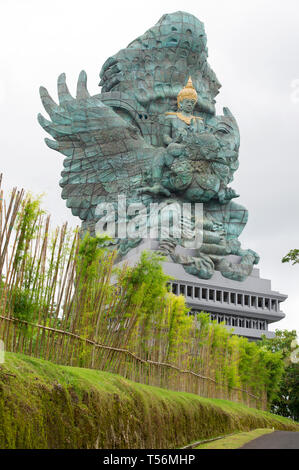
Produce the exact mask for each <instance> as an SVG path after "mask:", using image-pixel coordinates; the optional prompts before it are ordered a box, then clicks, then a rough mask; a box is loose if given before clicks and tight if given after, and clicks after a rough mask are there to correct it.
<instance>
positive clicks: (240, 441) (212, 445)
mask: <svg viewBox="0 0 299 470" xmlns="http://www.w3.org/2000/svg"><path fill="white" fill-rule="evenodd" d="M271 432H273V429H254V430H253V431H249V432H240V433H238V434H235V435H234V436H228V437H224V438H223V439H219V440H217V441H213V442H207V443H206V444H202V445H200V446H198V447H196V449H239V448H240V447H242V446H243V445H244V444H246V443H247V442H249V441H252V440H253V439H256V438H258V437H260V436H263V435H264V434H269V433H271Z"/></svg>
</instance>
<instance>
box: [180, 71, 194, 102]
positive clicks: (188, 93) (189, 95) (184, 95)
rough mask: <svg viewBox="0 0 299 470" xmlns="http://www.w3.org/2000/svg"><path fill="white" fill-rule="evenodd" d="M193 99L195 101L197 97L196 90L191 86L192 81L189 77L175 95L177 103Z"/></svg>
mask: <svg viewBox="0 0 299 470" xmlns="http://www.w3.org/2000/svg"><path fill="white" fill-rule="evenodd" d="M186 99H187V100H193V101H195V102H196V101H197V99H198V97H197V93H196V90H195V88H194V86H193V83H192V80H191V77H189V79H188V82H187V85H186V86H185V87H184V88H182V90H181V91H180V92H179V94H178V96H177V101H178V104H179V103H180V102H181V101H183V100H186Z"/></svg>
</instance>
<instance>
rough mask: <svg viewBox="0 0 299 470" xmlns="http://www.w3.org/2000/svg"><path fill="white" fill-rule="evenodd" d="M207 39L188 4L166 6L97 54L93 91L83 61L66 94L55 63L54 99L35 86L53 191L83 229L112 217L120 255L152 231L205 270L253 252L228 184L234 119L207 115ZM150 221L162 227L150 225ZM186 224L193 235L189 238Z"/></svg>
mask: <svg viewBox="0 0 299 470" xmlns="http://www.w3.org/2000/svg"><path fill="white" fill-rule="evenodd" d="M206 42H207V38H206V34H205V31H204V25H203V23H202V22H200V21H199V20H198V19H197V18H195V17H194V16H193V15H190V14H188V13H185V12H176V13H173V14H166V15H164V16H162V18H161V19H160V20H159V21H158V23H157V24H156V25H155V26H154V27H153V28H151V29H149V30H148V31H147V32H146V33H145V34H144V35H142V36H140V37H139V38H137V39H135V40H134V41H133V42H132V43H131V44H129V45H128V47H127V48H126V49H122V50H120V51H119V52H118V53H117V54H115V55H114V56H112V57H109V58H108V59H107V60H106V62H105V63H104V65H103V66H102V69H101V72H100V78H101V81H100V86H101V87H102V90H101V93H100V94H97V95H94V96H90V94H89V93H88V90H87V85H86V82H87V77H86V73H85V72H84V71H82V72H81V73H80V75H79V79H78V85H77V94H76V98H73V97H72V96H71V94H70V93H69V91H68V88H67V85H66V81H65V75H64V74H62V75H60V76H59V78H58V97H59V104H56V103H55V102H54V101H53V100H52V98H51V97H50V96H49V94H48V92H47V90H46V89H45V88H43V87H41V89H40V94H41V99H42V102H43V105H44V107H45V109H46V111H47V113H48V114H49V116H50V120H46V119H45V118H44V117H43V116H41V115H39V117H38V119H39V123H40V124H41V126H42V127H43V128H44V129H45V130H46V131H47V132H48V133H49V134H50V135H51V136H52V138H53V139H54V140H50V139H46V143H47V145H48V146H49V147H50V148H52V149H54V150H57V151H58V152H61V153H62V154H63V155H65V159H64V169H63V171H62V180H61V181H60V186H61V188H62V198H63V199H66V204H67V207H69V208H70V209H71V211H72V213H73V215H75V216H78V217H79V218H80V219H81V220H82V231H83V232H84V231H87V230H88V231H89V232H90V233H91V234H96V233H98V232H99V231H105V229H106V228H107V224H108V225H109V224H110V226H111V224H112V226H113V227H115V226H117V224H118V229H117V230H116V232H115V234H114V237H113V239H112V240H111V242H109V243H110V244H111V246H112V247H114V248H117V250H118V253H119V256H118V259H121V258H122V257H124V256H126V255H127V254H128V253H129V252H130V250H132V249H134V248H135V247H137V246H138V245H139V244H140V243H141V242H142V241H143V240H144V239H145V238H147V237H148V236H149V235H148V234H149V233H150V234H153V233H154V235H155V236H154V237H152V238H154V240H155V241H156V249H157V250H158V251H159V252H162V253H164V254H165V255H166V256H168V257H169V259H171V260H173V261H174V262H176V263H180V264H182V265H183V266H184V269H185V270H186V271H187V272H188V273H190V274H193V275H195V276H197V277H199V278H204V279H209V278H210V277H211V276H212V275H213V273H214V270H218V271H220V272H221V273H222V275H223V276H225V277H227V278H229V279H233V280H238V281H242V280H244V279H245V278H246V277H247V276H248V275H250V273H251V271H252V268H253V265H254V264H256V263H258V260H259V257H258V255H257V254H256V253H255V252H254V251H253V250H250V249H247V250H244V249H242V248H241V244H240V242H239V241H238V237H239V235H240V234H241V232H242V230H243V228H244V226H245V225H246V222H247V219H248V212H247V210H246V209H245V208H244V207H242V206H241V205H239V204H237V203H236V202H235V201H234V199H235V198H236V197H238V195H237V194H236V192H235V190H234V189H232V188H231V187H230V186H229V184H230V183H231V182H232V180H233V176H234V172H235V171H236V170H237V168H238V165H239V162H238V155H239V145H240V136H239V129H238V125H237V122H236V120H235V118H234V116H233V115H232V113H231V112H230V111H229V109H228V108H224V109H223V115H220V116H218V115H216V112H215V96H216V95H217V94H218V92H219V88H220V86H221V85H220V83H219V82H218V80H217V77H216V75H215V73H214V72H213V70H212V69H211V68H210V66H209V64H208V62H207V55H208V54H207V46H206ZM192 204H193V205H194V204H195V205H196V204H197V205H200V206H201V207H202V212H201V214H202V217H201V223H198V220H197V219H196V217H195V215H194V213H193V212H192V210H191V212H189V213H188V217H187V216H186V215H185V216H184V212H182V211H181V208H182V206H186V207H187V206H188V205H189V206H190V205H191V206H192ZM189 206H188V207H189ZM120 207H122V211H120ZM157 207H158V209H157ZM161 207H163V208H164V209H165V208H166V209H167V208H169V207H171V211H167V210H166V211H165V210H164V209H163V211H162V210H160V209H161ZM153 208H154V209H153ZM149 209H153V210H152V212H151V215H150V216H149V215H148V214H149V213H150V210H149ZM120 212H121V214H120ZM153 214H154V215H153ZM165 214H166V215H165ZM141 215H142V217H141ZM166 219H167V220H166ZM157 221H158V223H159V224H160V226H161V227H162V229H160V230H158V231H154V232H153V230H151V229H153V227H154V225H155V224H156V223H157ZM171 225H172V230H166V229H165V227H167V228H169V227H171ZM120 227H121V228H120ZM124 227H125V229H124ZM175 229H180V230H179V231H178V230H177V231H175ZM155 230H156V227H155ZM196 230H197V231H198V233H200V235H201V236H200V237H199V238H200V243H199V244H197V245H195V246H194V245H192V244H191V245H190V233H193V234H194V233H195V232H196ZM120 232H121V233H120ZM190 247H191V248H190ZM232 255H234V256H232Z"/></svg>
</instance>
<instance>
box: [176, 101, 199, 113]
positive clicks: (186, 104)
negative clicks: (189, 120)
mask: <svg viewBox="0 0 299 470" xmlns="http://www.w3.org/2000/svg"><path fill="white" fill-rule="evenodd" d="M195 104H196V101H194V100H190V99H184V100H182V101H181V102H180V103H179V109H180V111H184V112H185V113H192V111H193V109H194V107H195Z"/></svg>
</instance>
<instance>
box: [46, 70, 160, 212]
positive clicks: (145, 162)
mask: <svg viewBox="0 0 299 470" xmlns="http://www.w3.org/2000/svg"><path fill="white" fill-rule="evenodd" d="M86 83H87V76H86V73H85V72H84V71H82V72H81V73H80V75H79V79H78V84H77V96H76V98H73V97H72V96H71V94H70V92H69V90H68V88H67V85H66V81H65V74H62V75H60V76H59V78H58V97H59V105H58V104H56V103H55V102H54V101H53V100H52V98H51V97H50V95H49V93H48V91H47V90H46V89H45V88H44V87H41V88H40V96H41V100H42V103H43V105H44V108H45V110H46V111H47V113H48V114H49V116H50V119H51V120H50V121H49V120H47V119H45V118H44V117H43V116H42V115H41V114H39V115H38V121H39V123H40V125H41V126H42V127H43V128H44V129H45V131H46V132H48V133H49V134H50V135H51V136H52V137H53V139H54V140H51V139H45V141H46V144H47V145H48V146H49V147H50V148H51V149H54V150H57V151H58V152H61V153H62V154H63V155H65V157H66V158H65V160H64V163H63V165H64V170H63V171H62V173H61V175H62V180H61V181H60V186H61V187H62V188H63V190H62V198H63V199H66V200H67V207H69V208H71V210H72V213H73V215H76V216H79V217H80V218H81V219H82V220H92V219H95V208H96V206H97V205H98V204H99V203H101V202H111V200H113V199H114V198H115V197H117V194H119V193H128V192H132V191H134V188H138V187H139V186H140V184H141V180H142V171H143V169H146V167H147V168H148V167H150V155H149V154H150V153H151V148H149V146H148V145H146V143H145V141H144V139H143V138H142V136H141V135H140V133H139V131H138V129H137V128H135V127H134V126H133V125H132V124H130V123H129V122H127V121H125V120H124V119H122V118H121V117H120V116H118V115H117V114H116V113H115V112H114V111H113V109H112V108H110V107H109V106H106V105H105V104H104V103H103V102H102V101H101V100H100V99H99V97H97V95H96V96H90V95H89V93H88V91H87V85H86Z"/></svg>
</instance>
